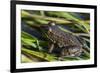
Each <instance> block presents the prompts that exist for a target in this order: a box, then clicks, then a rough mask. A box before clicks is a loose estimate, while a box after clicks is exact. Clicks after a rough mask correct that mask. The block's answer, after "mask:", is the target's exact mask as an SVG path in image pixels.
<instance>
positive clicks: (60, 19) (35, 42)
mask: <svg viewBox="0 0 100 73" xmlns="http://www.w3.org/2000/svg"><path fill="white" fill-rule="evenodd" d="M87 15H88V14H87V13H83V14H82V13H74V12H56V11H55V12H53V11H31V10H29V11H28V10H22V11H21V19H22V22H24V25H25V26H26V27H28V29H30V30H32V27H31V26H30V25H44V24H45V25H46V24H48V22H49V21H55V22H56V23H57V24H58V25H63V26H68V27H69V28H70V29H73V31H71V30H69V29H66V28H63V27H61V26H59V28H60V29H61V30H62V31H65V32H66V33H67V32H68V33H72V34H73V35H75V36H81V38H82V39H83V40H82V41H83V42H82V43H83V45H84V47H85V49H84V48H83V51H84V53H83V55H82V56H80V57H65V58H64V61H73V60H87V59H89V58H90V52H89V51H90V47H89V45H90V39H89V38H90V23H89V20H90V19H89V17H88V16H87ZM81 16H85V18H84V19H83V18H82V17H81ZM25 29H27V28H25ZM32 33H35V32H31V33H29V32H26V31H25V30H23V29H22V31H21V43H22V44H21V46H22V49H21V50H22V63H28V62H41V61H44V62H45V61H47V62H51V61H58V57H57V56H56V54H49V53H48V51H47V48H44V47H47V46H48V42H47V41H45V40H42V39H39V38H37V37H35V36H34V35H32Z"/></svg>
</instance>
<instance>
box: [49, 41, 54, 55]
mask: <svg viewBox="0 0 100 73" xmlns="http://www.w3.org/2000/svg"><path fill="white" fill-rule="evenodd" d="M48 45H49V46H48V48H49V50H48V52H49V53H52V51H53V49H54V43H49V44H48Z"/></svg>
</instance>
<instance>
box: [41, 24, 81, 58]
mask: <svg viewBox="0 0 100 73" xmlns="http://www.w3.org/2000/svg"><path fill="white" fill-rule="evenodd" d="M41 28H42V29H43V30H45V32H44V35H46V38H47V39H48V40H49V42H50V44H49V45H50V47H49V51H48V52H49V53H52V51H53V50H54V49H55V46H57V47H58V48H60V49H61V51H60V56H61V57H65V56H67V57H77V56H80V55H81V53H82V45H81V43H80V42H79V40H78V39H77V38H76V37H75V35H73V34H71V33H67V32H64V31H62V30H61V29H60V28H59V27H58V26H57V25H55V23H54V22H50V23H49V24H48V25H46V26H42V27H41Z"/></svg>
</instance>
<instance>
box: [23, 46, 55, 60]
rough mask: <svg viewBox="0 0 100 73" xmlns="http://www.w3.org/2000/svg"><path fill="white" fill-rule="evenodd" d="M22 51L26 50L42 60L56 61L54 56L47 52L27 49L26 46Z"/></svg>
mask: <svg viewBox="0 0 100 73" xmlns="http://www.w3.org/2000/svg"><path fill="white" fill-rule="evenodd" d="M22 51H24V52H27V53H28V54H31V55H33V56H34V55H35V56H37V57H39V58H42V59H44V60H47V61H56V57H54V56H52V55H49V54H47V53H43V52H37V51H33V50H29V49H26V48H22Z"/></svg>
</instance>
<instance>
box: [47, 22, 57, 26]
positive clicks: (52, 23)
mask: <svg viewBox="0 0 100 73" xmlns="http://www.w3.org/2000/svg"><path fill="white" fill-rule="evenodd" d="M48 24H49V25H50V26H55V25H56V24H55V22H53V21H51V22H49V23H48Z"/></svg>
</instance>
